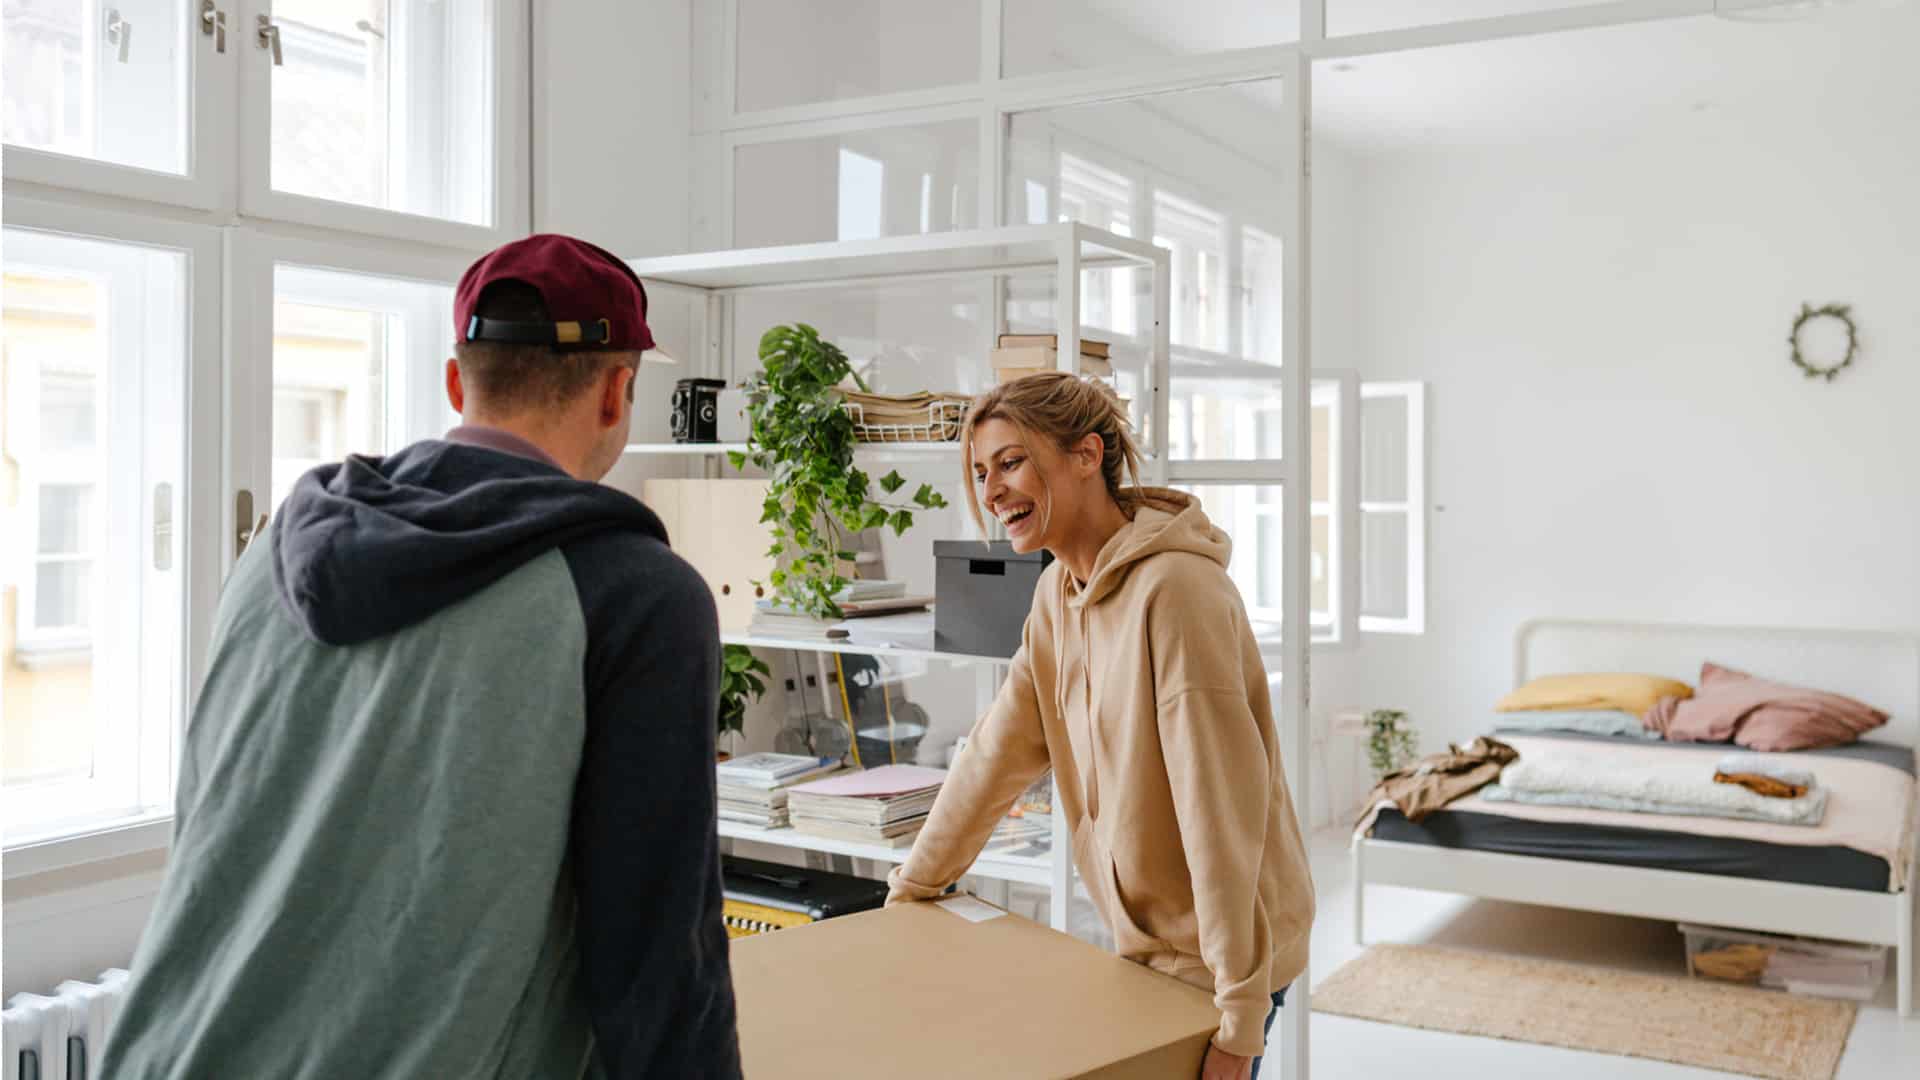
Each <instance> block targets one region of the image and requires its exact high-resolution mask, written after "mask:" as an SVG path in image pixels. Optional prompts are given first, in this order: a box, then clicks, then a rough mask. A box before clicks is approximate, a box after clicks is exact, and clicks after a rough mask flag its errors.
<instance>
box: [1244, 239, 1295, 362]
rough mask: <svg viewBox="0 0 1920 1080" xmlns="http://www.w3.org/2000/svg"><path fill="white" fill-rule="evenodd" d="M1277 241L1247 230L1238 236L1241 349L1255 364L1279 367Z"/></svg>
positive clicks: (1278, 250) (1245, 356) (1279, 313)
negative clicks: (1277, 365) (1276, 365)
mask: <svg viewBox="0 0 1920 1080" xmlns="http://www.w3.org/2000/svg"><path fill="white" fill-rule="evenodd" d="M1280 255H1281V252H1280V241H1279V240H1277V239H1275V238H1274V237H1272V236H1269V235H1267V234H1266V233H1264V232H1261V231H1260V230H1259V229H1254V228H1246V229H1242V230H1241V235H1240V282H1239V291H1240V349H1239V353H1240V355H1241V356H1242V357H1244V358H1246V359H1248V360H1251V361H1253V362H1254V363H1257V364H1279V363H1280V362H1281V360H1282V349H1283V347H1284V346H1283V343H1282V341H1281V338H1280V330H1281V321H1282V320H1281V311H1282V309H1281V302H1282V296H1281V270H1282V266H1281V261H1280Z"/></svg>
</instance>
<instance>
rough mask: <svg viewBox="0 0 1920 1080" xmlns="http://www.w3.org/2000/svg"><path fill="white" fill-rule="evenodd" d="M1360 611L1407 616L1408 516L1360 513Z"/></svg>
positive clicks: (1382, 616)
mask: <svg viewBox="0 0 1920 1080" xmlns="http://www.w3.org/2000/svg"><path fill="white" fill-rule="evenodd" d="M1360 614H1362V615H1370V616H1377V617H1380V618H1386V619H1404V618H1406V617H1407V515H1406V514H1403V513H1397V512H1396V513H1362V514H1361V515H1360Z"/></svg>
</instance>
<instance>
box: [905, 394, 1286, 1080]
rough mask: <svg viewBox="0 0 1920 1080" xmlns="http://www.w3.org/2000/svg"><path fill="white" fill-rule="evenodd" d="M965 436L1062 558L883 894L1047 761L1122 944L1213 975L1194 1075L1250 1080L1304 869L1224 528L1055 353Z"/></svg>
mask: <svg viewBox="0 0 1920 1080" xmlns="http://www.w3.org/2000/svg"><path fill="white" fill-rule="evenodd" d="M962 439H963V444H962V445H963V451H962V457H963V467H964V468H965V470H966V474H965V475H966V480H967V482H968V504H969V506H970V507H971V508H972V511H973V514H974V519H975V521H976V522H980V523H981V524H982V526H983V527H984V519H983V518H982V517H981V512H982V510H983V509H984V510H985V512H986V513H989V514H992V515H993V516H994V517H995V518H996V519H998V520H999V521H1000V522H1001V523H1002V524H1003V525H1004V526H1005V527H1006V531H1007V536H1008V537H1009V538H1010V539H1011V540H1012V542H1013V548H1014V550H1015V551H1021V552H1028V551H1036V550H1039V549H1042V548H1044V549H1046V550H1047V551H1050V552H1052V553H1053V556H1054V559H1055V561H1054V563H1053V565H1052V566H1050V567H1048V568H1047V571H1046V572H1045V573H1044V574H1042V575H1041V577H1040V583H1039V585H1038V586H1037V587H1036V588H1035V590H1034V596H1033V607H1032V609H1031V610H1030V611H1029V612H1028V614H1027V623H1026V630H1025V633H1024V638H1023V642H1022V645H1021V647H1020V650H1019V652H1018V653H1016V654H1015V655H1014V657H1013V661H1012V665H1011V667H1010V669H1009V671H1008V674H1007V681H1006V683H1005V685H1004V686H1002V687H1001V690H1000V694H999V697H998V698H997V699H996V700H995V701H994V704H993V707H992V708H991V709H990V710H989V711H988V712H987V714H986V716H984V717H982V718H981V719H980V721H979V722H978V723H977V724H975V726H974V728H973V732H972V734H971V735H970V736H969V738H968V741H967V748H966V750H965V751H964V752H962V753H961V755H960V756H959V757H958V758H957V759H956V760H955V762H954V767H953V771H952V773H951V774H950V775H949V776H948V778H947V782H946V784H945V785H944V786H943V787H942V788H941V790H940V798H939V801H938V802H936V803H935V804H934V808H933V813H932V815H931V816H930V817H929V818H928V820H927V824H926V827H925V828H923V829H922V830H921V832H920V835H919V838H918V839H917V840H916V842H915V843H914V846H913V851H912V853H911V854H910V855H909V857H908V859H907V861H906V863H905V865H903V866H900V867H898V868H896V869H895V870H894V871H893V873H892V875H891V877H890V879H889V880H890V883H891V885H892V891H891V893H890V894H889V895H888V897H887V902H888V903H897V902H901V901H908V900H923V899H927V898H930V897H935V896H938V895H940V894H941V893H942V892H944V891H945V890H946V889H947V887H948V886H950V885H952V884H953V883H954V882H955V881H957V880H958V879H959V878H960V876H961V875H962V874H963V873H965V872H966V870H967V868H968V867H969V866H971V865H972V863H973V860H974V858H975V857H976V856H977V855H979V853H980V849H981V847H982V846H984V845H985V843H986V840H987V837H988V836H989V835H990V834H991V833H992V831H993V828H994V826H995V825H996V824H997V823H998V822H999V820H1000V819H1001V817H1002V816H1004V815H1005V814H1006V812H1007V810H1008V809H1009V807H1011V805H1012V803H1013V800H1014V799H1015V798H1017V797H1018V796H1019V794H1020V792H1021V791H1023V790H1024V789H1025V788H1026V787H1027V785H1028V784H1030V783H1032V782H1033V781H1034V780H1035V779H1036V778H1037V777H1038V776H1039V775H1040V774H1041V773H1042V772H1043V771H1044V770H1045V769H1046V768H1047V767H1049V766H1051V767H1052V768H1053V770H1054V777H1055V779H1056V780H1057V782H1058V784H1059V791H1060V794H1059V802H1058V805H1056V806H1055V807H1054V812H1055V813H1057V814H1064V815H1066V820H1067V822H1068V824H1069V825H1070V827H1071V830H1072V836H1073V859H1074V864H1075V865H1076V866H1077V867H1078V868H1079V871H1080V876H1081V877H1082V878H1083V879H1084V881H1085V883H1086V887H1087V891H1088V892H1089V893H1090V894H1091V896H1092V898H1093V901H1094V904H1095V905H1096V906H1097V907H1098V908H1099V909H1100V913H1101V915H1102V917H1103V918H1104V919H1105V920H1106V922H1107V925H1108V926H1109V927H1111V928H1112V930H1113V936H1114V944H1115V947H1116V948H1117V950H1118V951H1119V953H1120V954H1121V955H1122V956H1125V957H1127V958H1128V959H1130V960H1134V961H1136V962H1138V963H1141V964H1145V965H1147V966H1148V967H1151V968H1153V969H1154V970H1156V971H1161V972H1164V973H1166V974H1168V975H1172V976H1174V977H1176V978H1179V979H1181V980H1183V981H1185V982H1188V983H1191V984H1193V985H1195V986H1198V987H1201V988H1203V989H1205V990H1208V991H1209V992H1211V993H1212V994H1213V999H1214V1003H1215V1004H1216V1005H1217V1006H1218V1008H1219V1009H1220V1029H1219V1030H1218V1031H1217V1032H1216V1033H1215V1034H1214V1036H1213V1040H1212V1044H1211V1046H1210V1047H1209V1049H1208V1052H1207V1056H1206V1060H1205V1065H1204V1067H1203V1069H1202V1074H1201V1075H1202V1076H1203V1077H1204V1078H1205V1080H1246V1078H1248V1077H1251V1076H1253V1075H1254V1074H1255V1073H1256V1072H1257V1070H1258V1068H1259V1056H1260V1054H1261V1053H1262V1051H1263V1050H1264V1048H1265V1045H1266V1035H1267V1032H1268V1030H1269V1029H1271V1027H1272V1024H1273V1013H1274V1011H1275V1010H1276V1009H1277V1008H1278V1006H1279V1003H1280V1000H1281V994H1282V992H1283V991H1284V990H1285V988H1286V986H1287V985H1288V984H1289V983H1291V982H1292V981H1293V979H1294V977H1295V976H1297V975H1298V974H1299V973H1300V971H1301V970H1302V969H1303V968H1304V967H1305V966H1306V962H1307V933H1308V929H1309V928H1310V926H1311V925H1312V923H1313V882H1312V880H1311V878H1310V877H1309V873H1308V868H1307V856H1306V851H1305V848H1304V847H1303V845H1302V844H1301V841H1300V827H1299V823H1298V822H1297V821H1296V820H1295V818H1294V813H1293V803H1292V799H1291V798H1290V796H1289V795H1288V793H1287V784H1286V780H1285V778H1284V776H1283V774H1282V772H1281V766H1280V748H1279V745H1278V742H1277V739H1276V736H1275V733H1274V726H1273V723H1272V720H1271V716H1272V712H1271V705H1270V703H1269V700H1268V696H1267V673H1266V671H1265V670H1264V669H1263V668H1262V666H1261V662H1260V651H1259V649H1258V647H1257V646H1256V645H1255V642H1254V638H1253V631H1252V628H1251V626H1250V625H1249V624H1248V622H1247V616H1246V611H1245V609H1244V607H1243V606H1242V604H1241V601H1240V595H1239V593H1238V591H1237V590H1236V589H1235V588H1234V585H1233V582H1232V581H1231V580H1229V579H1228V577H1227V557H1228V554H1229V552H1230V551H1231V549H1232V545H1231V543H1230V542H1229V540H1228V539H1227V536H1226V534H1224V533H1222V532H1221V531H1220V530H1219V529H1217V528H1215V527H1214V526H1213V525H1212V524H1211V523H1210V522H1208V521H1207V518H1206V515H1205V514H1203V513H1202V512H1201V510H1200V504H1199V502H1198V501H1197V500H1195V499H1193V498H1192V497H1190V496H1188V495H1184V494H1181V493H1179V492H1175V491H1168V490H1165V489H1159V488H1144V487H1141V486H1140V484H1139V452H1138V450H1137V449H1136V448H1135V446H1134V442H1133V438H1132V435H1131V433H1130V431H1129V429H1128V424H1127V420H1126V416H1125V414H1124V412H1123V411H1122V409H1121V406H1120V403H1119V402H1118V400H1117V399H1115V397H1114V396H1113V393H1112V392H1111V391H1110V390H1108V389H1107V388H1105V387H1104V386H1101V385H1098V384H1095V383H1091V382H1087V381H1084V380H1082V379H1079V378H1076V377H1074V376H1072V375H1068V374H1065V373H1051V372H1050V373H1048V374H1045V375H1035V376H1030V377H1028V378H1024V379H1019V380H1017V381H1014V382H1011V383H1008V384H1005V385H1002V386H999V387H996V388H994V389H993V390H992V391H990V392H989V393H987V394H986V395H985V396H984V397H982V398H980V399H979V400H978V401H977V402H976V403H975V404H974V407H973V409H972V411H971V412H970V413H969V414H968V416H967V420H966V423H965V426H964V429H963V432H962ZM1129 474H1130V475H1131V477H1132V483H1131V484H1124V483H1123V481H1124V480H1125V479H1126V478H1127V476H1128V475H1129Z"/></svg>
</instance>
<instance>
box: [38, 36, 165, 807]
mask: <svg viewBox="0 0 1920 1080" xmlns="http://www.w3.org/2000/svg"><path fill="white" fill-rule="evenodd" d="M9 10H10V11H11V9H9ZM123 10H126V11H129V12H131V11H132V10H134V9H133V8H132V6H129V7H128V8H126V9H123ZM152 25H156V26H157V25H158V24H157V23H156V24H152ZM141 32H143V31H140V30H138V29H136V31H135V34H136V35H138V34H139V33H141ZM140 40H141V39H140V38H139V37H138V36H136V37H135V38H134V39H133V41H134V44H135V47H136V48H137V46H138V42H139V41H140ZM4 244H5V248H6V253H7V267H6V292H5V302H4V311H3V312H0V357H4V373H3V374H0V381H4V389H5V394H4V397H5V402H6V407H5V410H4V415H0V444H4V448H5V453H6V457H7V464H8V472H9V473H10V476H9V479H10V481H11V487H12V492H13V498H12V501H11V503H10V509H9V512H8V514H7V515H6V518H5V521H6V533H7V535H6V537H5V539H4V542H0V552H5V553H7V557H9V558H12V559H14V560H16V562H15V563H14V564H13V565H12V566H10V567H8V568H6V569H5V571H4V574H3V575H0V577H4V580H5V581H6V582H7V584H8V596H7V598H6V603H5V604H4V605H3V606H0V613H3V615H0V617H4V618H6V619H7V620H9V622H10V625H9V626H8V627H6V628H5V631H4V633H3V634H0V640H4V641H5V643H6V645H5V656H4V657H0V694H3V695H4V699H5V700H4V705H3V706H0V708H3V709H4V714H5V716H6V724H5V731H4V736H3V737H0V786H4V788H5V790H6V793H7V794H6V796H5V798H6V806H7V829H8V831H9V833H12V832H14V831H17V830H30V829H33V828H36V827H38V826H39V825H40V824H41V823H43V822H44V821H46V820H48V819H49V818H50V817H52V816H60V817H78V816H84V815H86V814H89V813H95V812H102V811H108V810H117V809H124V808H125V807H127V806H130V805H136V804H139V805H164V804H165V800H166V798H167V793H166V792H164V791H151V790H148V789H145V788H142V787H141V784H140V779H139V777H140V769H141V765H142V759H141V754H142V752H143V747H149V746H150V747H158V748H160V752H163V753H164V752H165V748H166V747H167V746H168V745H169V744H168V742H167V738H168V737H169V733H170V732H171V731H172V730H173V724H174V722H175V720H176V718H177V706H178V699H177V697H176V693H177V690H178V687H179V685H180V664H181V644H182V643H181V640H180V633H179V627H180V625H181V622H182V613H183V605H184V591H183V581H182V577H181V575H180V574H179V573H178V572H177V571H176V570H174V569H172V568H175V567H178V566H180V564H181V559H180V558H179V554H178V553H179V551H180V549H181V547H182V545H183V544H184V542H185V539H186V538H185V537H184V536H183V535H181V532H180V530H177V529H172V528H169V529H165V530H162V529H160V528H159V527H158V526H159V524H160V521H161V518H162V516H164V517H165V520H166V521H167V522H168V523H169V525H171V523H173V522H178V521H181V520H183V518H184V515H183V514H182V513H181V512H180V506H179V502H178V498H179V495H178V493H179V492H180V491H181V490H182V489H183V486H184V485H183V484H182V483H181V480H182V465H183V461H184V451H183V444H184V440H185V424H184V415H185V409H184V396H185V395H184V386H185V370H186V347H187V332H186V318H185V300H186V291H187V290H186V280H187V274H186V272H187V263H186V258H185V257H184V256H183V255H181V254H179V253H176V252H168V251H161V250H155V249H149V248H140V247H135V246H131V245H122V244H111V243H104V242H100V241H95V240H83V239H76V238H72V237H67V236H60V235H55V234H50V233H44V232H38V231H34V230H26V229H16V228H9V229H7V230H5V236H4ZM169 498H171V500H172V501H171V502H169ZM162 568H164V569H162ZM148 734H151V736H152V737H151V739H150V740H149V739H148ZM16 793H17V794H16Z"/></svg>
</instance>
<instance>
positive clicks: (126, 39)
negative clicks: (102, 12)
mask: <svg viewBox="0 0 1920 1080" xmlns="http://www.w3.org/2000/svg"><path fill="white" fill-rule="evenodd" d="M106 36H107V44H108V45H110V46H112V47H113V50H114V57H115V59H117V60H119V61H120V62H121V63H123V64H124V63H126V62H127V50H128V49H129V48H131V47H132V46H133V23H131V22H129V21H127V19H126V18H125V17H124V16H122V15H121V14H120V11H119V9H117V8H108V9H107V34H106Z"/></svg>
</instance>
